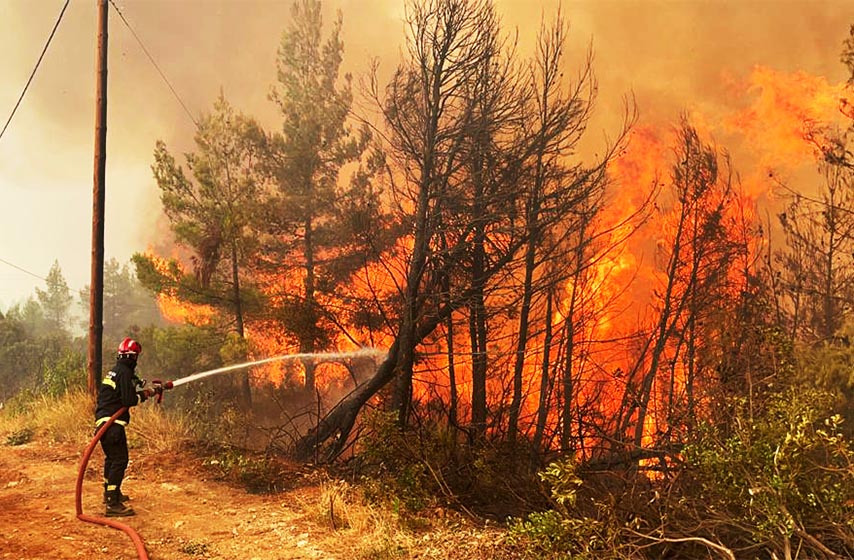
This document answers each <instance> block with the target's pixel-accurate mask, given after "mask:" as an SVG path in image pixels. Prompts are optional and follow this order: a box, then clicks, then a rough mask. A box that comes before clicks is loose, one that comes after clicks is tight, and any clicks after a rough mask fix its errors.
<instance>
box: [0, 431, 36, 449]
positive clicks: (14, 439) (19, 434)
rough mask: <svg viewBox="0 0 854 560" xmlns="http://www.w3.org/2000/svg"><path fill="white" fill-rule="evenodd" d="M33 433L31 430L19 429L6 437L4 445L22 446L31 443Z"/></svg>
mask: <svg viewBox="0 0 854 560" xmlns="http://www.w3.org/2000/svg"><path fill="white" fill-rule="evenodd" d="M34 435H35V432H34V431H33V430H32V428H21V429H20V430H15V431H14V432H12V433H11V434H9V435H8V436H6V445H24V444H25V443H29V442H30V441H32V439H33V436H34Z"/></svg>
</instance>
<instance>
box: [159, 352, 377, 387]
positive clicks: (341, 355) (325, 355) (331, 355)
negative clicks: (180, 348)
mask: <svg viewBox="0 0 854 560" xmlns="http://www.w3.org/2000/svg"><path fill="white" fill-rule="evenodd" d="M384 355H385V352H383V351H382V350H377V349H376V348H362V349H360V350H355V351H353V352H321V353H316V354H315V353H310V352H306V353H303V354H285V355H283V356H274V357H272V358H264V359H262V360H255V361H253V362H244V363H242V364H234V365H230V366H225V367H221V368H217V369H211V370H208V371H201V372H199V373H194V374H193V375H188V376H187V377H182V378H181V379H176V380H174V381H167V382H166V383H169V384H171V387H166V385H165V384H164V388H166V389H171V388H172V387H177V386H179V385H184V384H185V383H189V382H190V381H198V380H199V379H203V378H205V377H210V376H211V375H217V374H219V373H225V372H227V371H233V370H236V369H242V368H247V367H252V366H259V365H262V364H269V363H271V362H283V361H287V360H307V359H314V360H316V361H325V360H326V361H328V360H344V359H347V358H363V357H380V356H384Z"/></svg>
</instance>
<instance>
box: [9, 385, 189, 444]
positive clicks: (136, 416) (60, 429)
mask: <svg viewBox="0 0 854 560" xmlns="http://www.w3.org/2000/svg"><path fill="white" fill-rule="evenodd" d="M131 414H132V416H133V421H132V422H131V423H130V425H129V426H128V432H129V435H130V438H129V440H130V444H131V445H132V446H133V447H135V448H137V449H140V450H141V451H142V452H143V453H160V452H164V451H175V450H179V449H180V448H181V445H183V444H184V443H186V442H188V441H191V440H192V439H193V435H192V434H193V426H192V424H191V422H190V421H189V420H188V419H187V417H186V416H184V415H183V414H181V413H180V412H174V411H166V410H164V409H163V408H161V407H160V406H157V405H156V404H153V403H145V404H143V405H141V406H138V407H134V408H133V409H132V413H131ZM94 427H95V424H94V401H93V399H92V398H91V397H90V396H89V395H87V394H86V393H84V392H81V391H74V392H69V393H66V394H65V395H63V396H61V397H46V396H42V397H38V398H36V399H34V400H32V401H29V402H27V403H26V404H24V405H22V406H21V407H19V408H18V410H16V411H12V410H7V409H4V410H0V442H2V441H7V440H9V439H10V438H15V437H16V434H23V433H29V434H31V439H36V438H38V439H40V440H44V441H50V442H54V443H74V444H80V445H85V444H86V442H88V441H89V440H90V439H91V437H92V435H93V434H94ZM22 443H25V442H22Z"/></svg>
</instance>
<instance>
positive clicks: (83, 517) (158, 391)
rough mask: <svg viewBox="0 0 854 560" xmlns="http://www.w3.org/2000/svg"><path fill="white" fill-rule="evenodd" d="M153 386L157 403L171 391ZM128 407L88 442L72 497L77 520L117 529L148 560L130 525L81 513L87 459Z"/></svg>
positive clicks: (165, 385) (158, 384) (161, 385)
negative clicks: (129, 539)
mask: <svg viewBox="0 0 854 560" xmlns="http://www.w3.org/2000/svg"><path fill="white" fill-rule="evenodd" d="M152 384H153V385H154V387H155V389H154V394H155V395H156V396H157V403H158V404H159V403H160V402H162V401H163V391H164V389H171V388H172V386H173V385H172V382H171V381H166V382H161V381H157V380H155V381H152ZM127 409H128V407H126V406H124V407H122V408H120V409H119V410H118V411H116V413H115V414H113V415H112V416H110V419H109V420H107V421H106V422H104V423H103V424H102V425H101V427H100V428H99V429H98V431H97V432H96V433H95V436H94V437H93V438H92V441H90V442H89V445H87V446H86V450H85V451H84V452H83V456H82V457H81V458H80V468H79V470H78V473H77V484H76V486H75V495H74V504H75V507H76V509H77V519H79V520H80V521H86V522H89V523H95V524H97V525H105V526H107V527H112V528H114V529H119V530H121V531H124V532H125V533H127V534H128V535H129V536H130V538H131V540H132V541H133V544H134V546H135V547H136V553H137V555H138V556H139V560H149V558H148V552H146V550H145V544H144V543H143V542H142V538H141V537H140V536H139V533H137V532H136V531H135V530H134V528H133V527H131V526H130V525H126V524H125V523H121V522H119V521H115V520H113V519H108V518H106V517H98V516H95V515H87V514H85V513H83V501H82V491H83V475H84V474H85V473H86V466H87V465H88V464H89V458H90V457H91V456H92V452H93V451H94V450H95V445H96V444H97V443H98V442H99V441H101V437H102V436H103V435H104V432H106V431H107V429H108V428H109V427H110V426H111V425H112V424H113V422H115V421H116V418H118V417H119V416H121V415H122V414H124V413H125V412H126V411H127Z"/></svg>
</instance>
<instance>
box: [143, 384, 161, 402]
mask: <svg viewBox="0 0 854 560" xmlns="http://www.w3.org/2000/svg"><path fill="white" fill-rule="evenodd" d="M139 394H140V395H142V399H141V400H142V402H145V401H146V400H148V399H150V398H151V397H154V396H158V397H161V398H162V395H163V386H162V385H155V386H154V387H152V388H150V389H143V390H142V391H140V392H139ZM158 400H159V399H158Z"/></svg>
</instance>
